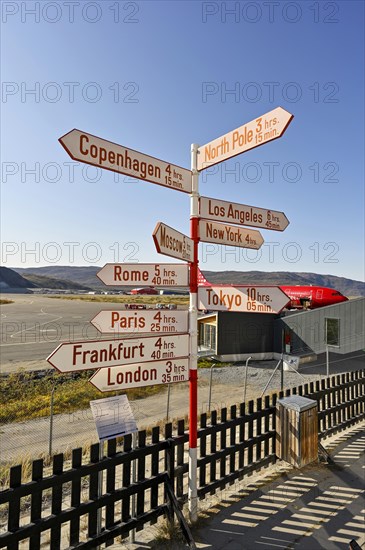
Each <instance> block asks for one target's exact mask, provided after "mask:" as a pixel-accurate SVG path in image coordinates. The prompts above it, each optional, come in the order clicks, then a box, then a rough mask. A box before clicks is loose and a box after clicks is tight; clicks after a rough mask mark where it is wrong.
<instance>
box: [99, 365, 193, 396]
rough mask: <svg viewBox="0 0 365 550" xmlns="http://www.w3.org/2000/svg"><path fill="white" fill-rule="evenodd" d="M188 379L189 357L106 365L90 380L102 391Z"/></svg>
mask: <svg viewBox="0 0 365 550" xmlns="http://www.w3.org/2000/svg"><path fill="white" fill-rule="evenodd" d="M187 380H189V359H188V358H187V357H184V358H181V359H169V360H168V361H154V362H153V363H138V364H136V365H124V366H123V367H108V368H106V369H100V370H98V371H97V372H95V373H94V374H93V375H92V377H91V378H90V380H89V382H91V383H92V384H93V385H94V386H95V387H96V388H97V389H98V390H100V391H102V392H107V391H115V390H118V391H119V390H128V389H130V388H140V387H144V386H154V385H155V384H166V385H167V384H171V383H176V382H186V381H187Z"/></svg>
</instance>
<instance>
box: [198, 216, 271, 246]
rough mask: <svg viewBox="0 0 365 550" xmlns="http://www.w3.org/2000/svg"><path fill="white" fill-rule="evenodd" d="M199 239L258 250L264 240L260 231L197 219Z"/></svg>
mask: <svg viewBox="0 0 365 550" xmlns="http://www.w3.org/2000/svg"><path fill="white" fill-rule="evenodd" d="M199 235H200V240H201V241H203V242H205V243H218V244H228V245H231V246H239V247H241V248H255V249H256V250H258V249H259V248H260V247H261V245H262V244H263V242H264V239H263V238H262V235H261V233H260V231H255V230H254V229H243V228H242V227H237V226H235V225H226V224H222V223H215V222H211V221H209V220H202V219H200V220H199Z"/></svg>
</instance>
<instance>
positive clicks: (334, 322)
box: [325, 318, 340, 346]
mask: <svg viewBox="0 0 365 550" xmlns="http://www.w3.org/2000/svg"><path fill="white" fill-rule="evenodd" d="M325 323H326V325H325V327H326V328H325V337H326V344H327V345H328V346H339V345H340V320H339V319H327V318H326V319H325Z"/></svg>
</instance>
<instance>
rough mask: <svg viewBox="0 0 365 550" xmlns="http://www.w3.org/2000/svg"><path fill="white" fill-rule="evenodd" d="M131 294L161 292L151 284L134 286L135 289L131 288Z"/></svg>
mask: <svg viewBox="0 0 365 550" xmlns="http://www.w3.org/2000/svg"><path fill="white" fill-rule="evenodd" d="M131 294H134V295H136V294H150V295H151V294H153V295H156V294H159V292H158V291H157V290H156V289H155V288H152V287H151V286H148V287H147V288H133V290H131Z"/></svg>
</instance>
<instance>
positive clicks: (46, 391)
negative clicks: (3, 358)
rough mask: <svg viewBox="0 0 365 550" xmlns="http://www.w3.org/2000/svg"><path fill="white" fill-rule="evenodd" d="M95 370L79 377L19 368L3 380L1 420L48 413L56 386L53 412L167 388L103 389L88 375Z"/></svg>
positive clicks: (69, 410) (36, 416) (81, 407)
mask: <svg viewBox="0 0 365 550" xmlns="http://www.w3.org/2000/svg"><path fill="white" fill-rule="evenodd" d="M91 374H92V373H91V372H90V371H85V372H83V373H80V374H77V377H73V376H72V375H71V376H70V375H69V374H68V375H65V374H56V373H55V374H52V375H47V376H44V377H43V378H41V379H38V378H35V377H34V376H33V374H32V373H27V372H24V371H19V372H17V373H15V374H11V375H10V376H7V377H4V378H3V379H2V380H0V423H2V424H7V423H10V422H21V421H23V420H32V419H34V418H40V417H44V416H49V414H50V401H51V393H52V389H53V387H54V388H55V392H54V408H53V411H54V414H60V413H70V412H74V411H78V410H80V409H87V408H89V406H90V403H89V402H90V400H92V399H101V398H103V397H110V396H114V395H118V394H120V393H125V394H126V395H127V396H128V399H131V400H135V399H141V398H143V397H148V396H149V395H153V394H156V393H160V392H161V391H164V390H165V386H164V385H155V386H147V387H145V388H143V387H142V388H133V389H130V390H125V391H120V392H115V391H113V392H105V393H101V392H100V391H99V390H97V389H96V388H95V387H94V386H93V385H92V384H89V382H88V378H89V377H90V375H91Z"/></svg>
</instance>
